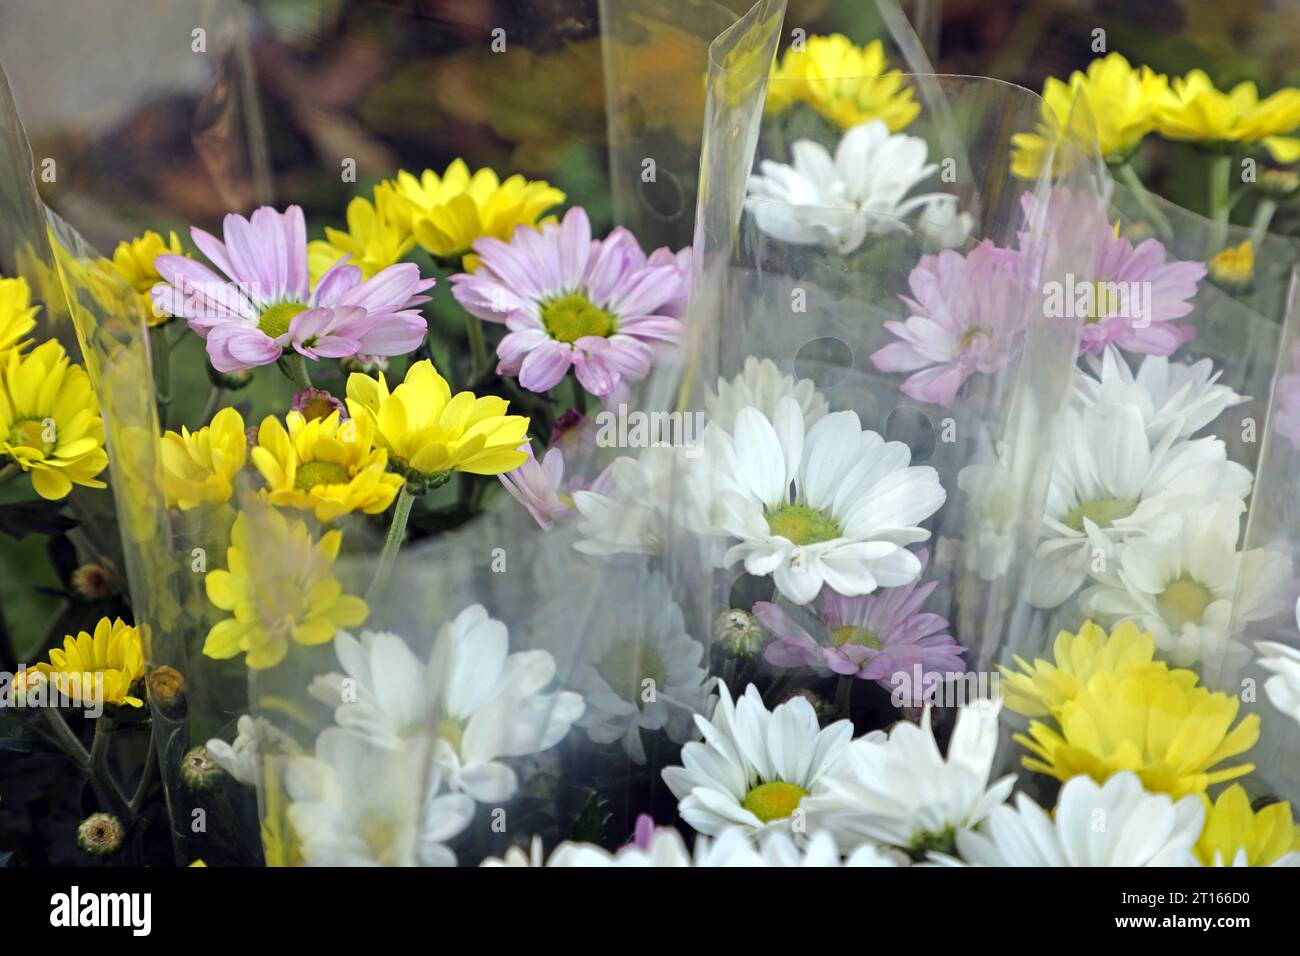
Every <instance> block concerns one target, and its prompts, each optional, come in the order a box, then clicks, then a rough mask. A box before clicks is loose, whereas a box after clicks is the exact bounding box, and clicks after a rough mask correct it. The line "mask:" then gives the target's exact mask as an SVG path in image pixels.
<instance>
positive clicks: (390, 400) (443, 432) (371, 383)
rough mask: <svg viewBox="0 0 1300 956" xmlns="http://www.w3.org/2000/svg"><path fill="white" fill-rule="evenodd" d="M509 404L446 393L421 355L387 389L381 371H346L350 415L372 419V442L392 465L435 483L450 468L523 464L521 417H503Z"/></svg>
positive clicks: (485, 470)
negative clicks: (401, 378) (383, 450)
mask: <svg viewBox="0 0 1300 956" xmlns="http://www.w3.org/2000/svg"><path fill="white" fill-rule="evenodd" d="M509 407H510V403H509V402H507V401H506V400H505V399H503V398H497V397H496V396H484V397H482V398H480V397H478V396H476V395H475V394H474V393H473V392H457V393H456V395H454V396H453V395H452V394H451V388H450V387H449V386H448V385H447V380H446V379H444V378H443V377H442V376H441V375H439V374H438V373H437V371H435V370H434V367H433V363H432V362H430V361H428V360H427V359H426V360H424V361H421V362H416V363H415V364H414V365H412V366H411V367H410V369H408V370H407V373H406V380H405V381H404V382H403V383H402V384H401V385H398V386H397V387H396V388H395V389H393V391H392V392H391V393H390V392H389V391H388V383H387V382H386V381H385V380H384V374H383V373H382V372H380V373H379V378H378V379H373V378H371V377H370V376H369V375H362V374H360V373H354V374H352V375H350V376H348V411H349V412H350V413H351V415H352V417H353V419H355V420H356V421H357V423H358V424H360V423H361V422H363V421H368V422H372V423H374V425H375V434H376V443H377V444H379V445H381V446H382V447H384V448H386V449H387V450H388V454H389V456H390V458H391V460H392V462H393V465H394V468H395V469H396V470H397V471H399V472H400V473H402V474H405V475H406V476H407V478H408V480H410V481H412V482H415V483H419V482H421V481H423V482H435V483H436V482H437V481H440V480H443V479H444V478H445V477H446V476H447V475H449V474H450V473H451V472H453V471H467V472H469V473H471V474H475V475H499V474H501V473H502V472H506V471H512V470H514V469H515V468H518V467H519V466H520V465H521V464H523V463H524V461H525V460H526V459H527V457H528V456H527V455H526V454H525V453H524V452H522V451H519V446H520V445H521V444H523V442H524V438H525V436H526V435H527V433H528V419H527V418H525V417H524V416H522V415H507V414H506V410H507V409H508V408H509Z"/></svg>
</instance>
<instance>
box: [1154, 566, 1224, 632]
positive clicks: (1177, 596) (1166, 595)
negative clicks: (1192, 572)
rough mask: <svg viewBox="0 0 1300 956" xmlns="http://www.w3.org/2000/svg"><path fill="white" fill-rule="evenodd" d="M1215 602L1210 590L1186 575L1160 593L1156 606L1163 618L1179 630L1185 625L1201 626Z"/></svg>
mask: <svg viewBox="0 0 1300 956" xmlns="http://www.w3.org/2000/svg"><path fill="white" fill-rule="evenodd" d="M1213 600H1214V595H1212V594H1211V593H1210V589H1209V588H1207V587H1206V586H1205V585H1203V584H1200V583H1199V582H1197V581H1193V580H1192V579H1191V578H1189V577H1188V576H1187V575H1185V574H1184V575H1182V576H1180V577H1178V578H1176V579H1175V580H1174V581H1173V582H1171V583H1170V585H1169V586H1168V587H1167V588H1165V589H1164V590H1163V591H1162V592H1160V596H1159V597H1158V598H1156V606H1157V607H1158V608H1160V614H1161V616H1162V617H1164V619H1165V620H1166V621H1168V622H1169V623H1170V625H1172V626H1173V628H1174V629H1175V630H1178V629H1181V628H1182V626H1183V625H1184V624H1199V623H1200V622H1201V618H1202V617H1203V616H1204V615H1205V609H1206V608H1207V607H1209V606H1210V602H1211V601H1213Z"/></svg>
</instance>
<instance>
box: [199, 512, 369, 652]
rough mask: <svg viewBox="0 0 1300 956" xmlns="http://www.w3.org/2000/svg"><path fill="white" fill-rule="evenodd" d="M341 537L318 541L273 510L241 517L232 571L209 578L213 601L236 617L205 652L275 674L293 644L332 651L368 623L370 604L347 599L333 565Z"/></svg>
mask: <svg viewBox="0 0 1300 956" xmlns="http://www.w3.org/2000/svg"><path fill="white" fill-rule="evenodd" d="M342 542H343V535H342V532H340V531H329V532H326V533H325V534H324V535H322V536H321V537H320V539H319V540H317V539H315V538H313V537H312V534H311V531H310V530H309V529H308V527H307V523H306V522H305V521H302V520H301V519H298V518H293V517H290V516H289V515H287V514H286V513H285V512H282V511H278V510H276V509H274V508H261V509H258V510H257V511H241V512H240V513H239V514H238V515H236V516H235V523H234V525H233V526H232V528H231V531H230V547H229V548H228V549H227V551H226V565H227V566H226V568H225V569H224V570H213V571H209V572H208V573H207V576H206V577H205V578H204V582H203V583H204V587H205V588H206V590H207V594H208V600H209V601H211V602H212V603H213V604H215V605H216V606H217V607H218V608H220V609H221V610H223V611H229V612H230V613H231V614H232V616H231V617H228V618H226V619H224V620H221V621H218V622H217V623H216V624H215V625H213V627H212V629H211V630H210V631H208V636H207V639H206V640H205V641H204V643H203V653H204V654H206V655H207V656H208V657H212V658H216V659H217V660H228V659H230V658H233V657H237V656H238V655H240V654H243V655H244V663H245V664H247V665H248V666H249V667H250V668H252V669H253V670H264V669H266V668H268V667H274V666H275V665H276V664H278V663H280V661H281V660H283V659H284V656H285V654H286V653H287V652H288V650H289V642H290V641H293V642H295V643H298V644H302V645H316V644H326V643H328V642H330V641H331V640H333V639H334V635H335V633H336V632H337V631H338V630H339V629H340V628H347V627H356V626H357V625H359V624H360V623H361V622H362V621H364V620H365V619H366V614H367V613H368V609H367V607H366V602H365V601H363V600H362V599H361V598H359V597H356V596H354V595H351V594H344V593H343V585H342V584H341V583H340V582H339V579H338V578H337V577H336V576H335V574H334V561H335V559H336V558H337V557H338V553H339V546H340V545H341V544H342Z"/></svg>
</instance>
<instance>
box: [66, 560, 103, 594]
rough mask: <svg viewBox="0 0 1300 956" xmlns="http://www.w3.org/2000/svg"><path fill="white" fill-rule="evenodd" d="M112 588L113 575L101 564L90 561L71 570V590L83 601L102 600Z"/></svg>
mask: <svg viewBox="0 0 1300 956" xmlns="http://www.w3.org/2000/svg"><path fill="white" fill-rule="evenodd" d="M112 589H113V575H112V573H111V572H110V571H109V570H108V569H107V568H106V567H104V566H103V565H102V564H95V563H94V562H90V563H87V564H83V565H81V567H79V568H77V570H75V571H73V572H72V591H73V593H74V594H76V595H77V597H79V598H81V599H82V600H83V601H102V600H103V599H104V598H106V597H108V595H109V592H110V591H112Z"/></svg>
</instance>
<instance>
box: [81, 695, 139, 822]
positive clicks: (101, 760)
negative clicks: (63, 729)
mask: <svg viewBox="0 0 1300 956" xmlns="http://www.w3.org/2000/svg"><path fill="white" fill-rule="evenodd" d="M112 739H113V721H112V720H111V719H110V718H108V717H105V716H103V715H102V714H101V715H100V716H99V717H98V718H96V720H95V739H94V740H93V741H92V742H91V745H90V767H89V770H90V784H91V786H93V787H94V788H95V793H96V795H97V796H98V797H99V802H100V803H101V804H104V805H105V809H106V810H108V811H109V812H110V813H114V814H116V815H117V816H118V817H120V818H121V819H122V820H123V822H125V821H126V820H128V819H129V818H130V816H131V806H130V804H129V803H128V802H127V799H126V795H125V794H123V793H122V790H121V788H119V787H118V785H117V781H116V780H114V779H113V772H112V771H111V770H110V769H109V767H108V749H109V743H110V742H111V741H112Z"/></svg>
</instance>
